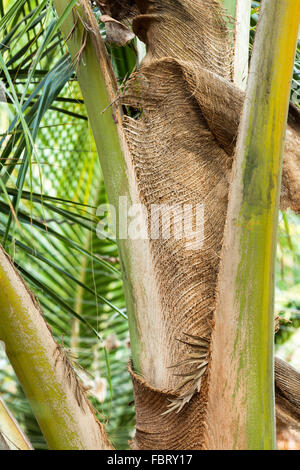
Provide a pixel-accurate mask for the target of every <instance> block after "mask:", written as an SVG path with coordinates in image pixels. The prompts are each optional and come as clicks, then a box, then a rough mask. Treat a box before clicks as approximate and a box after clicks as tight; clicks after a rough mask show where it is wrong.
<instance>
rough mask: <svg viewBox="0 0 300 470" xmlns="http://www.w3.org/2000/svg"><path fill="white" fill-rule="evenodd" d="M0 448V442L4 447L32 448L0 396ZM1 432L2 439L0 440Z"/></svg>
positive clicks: (15, 448) (16, 448) (14, 448)
mask: <svg viewBox="0 0 300 470" xmlns="http://www.w3.org/2000/svg"><path fill="white" fill-rule="evenodd" d="M0 430H1V431H0V449H1V450H2V448H1V442H2V445H3V446H4V449H7V450H9V449H12V450H32V445H31V443H30V442H29V440H28V438H27V436H25V434H24V432H23V431H22V429H21V428H20V426H19V424H18V423H17V421H16V420H15V419H14V417H13V416H12V414H11V413H10V411H9V410H8V408H7V407H6V405H5V403H4V401H3V400H2V398H0ZM1 434H2V440H1Z"/></svg>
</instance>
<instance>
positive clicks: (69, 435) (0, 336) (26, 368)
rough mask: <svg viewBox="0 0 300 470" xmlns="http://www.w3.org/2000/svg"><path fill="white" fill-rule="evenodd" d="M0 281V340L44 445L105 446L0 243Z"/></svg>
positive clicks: (82, 396) (34, 303) (60, 353)
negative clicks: (43, 437) (33, 415)
mask: <svg viewBox="0 0 300 470" xmlns="http://www.w3.org/2000/svg"><path fill="white" fill-rule="evenodd" d="M0 284H1V290H0V311H1V322H0V340H1V341H3V342H4V344H5V349H6V354H7V356H8V359H9V361H10V363H11V365H12V367H13V368H14V370H15V372H16V374H17V376H18V379H19V380H20V383H21V385H22V387H23V389H24V392H25V394H26V396H27V398H28V400H29V402H30V404H31V407H32V409H33V412H34V414H35V416H36V418H37V421H38V423H39V425H40V428H41V430H42V432H43V434H44V436H45V439H46V441H47V443H48V445H49V447H50V448H51V449H55V450H63V449H65V450H67V449H68V450H71V449H73V450H76V449H78V450H80V449H82V450H83V449H86V450H89V449H90V450H92V449H98V450H100V449H110V448H111V446H110V444H109V442H108V440H107V437H106V434H105V430H104V428H103V427H102V425H101V424H100V423H99V422H98V421H97V419H96V416H95V414H94V412H93V410H92V408H91V405H90V404H89V401H88V400H87V398H86V395H85V392H84V390H83V387H82V385H81V383H80V382H79V380H78V378H77V376H76V374H75V372H74V370H73V368H72V366H71V365H70V363H69V360H68V358H67V356H66V354H65V353H64V351H63V350H62V349H61V348H60V347H59V346H58V344H57V343H56V342H55V341H54V339H53V336H52V334H51V332H50V329H49V327H48V325H47V324H46V322H45V320H44V318H43V316H42V313H41V311H40V309H39V306H38V304H37V301H36V299H35V298H34V297H33V294H32V293H31V292H30V291H29V290H28V288H27V286H26V285H25V283H24V281H23V280H22V279H21V277H20V276H19V274H18V273H17V271H16V269H15V268H14V266H13V263H12V261H11V259H10V258H9V257H8V255H7V254H6V253H5V252H4V250H3V249H2V248H1V247H0ZM87 430H88V432H87Z"/></svg>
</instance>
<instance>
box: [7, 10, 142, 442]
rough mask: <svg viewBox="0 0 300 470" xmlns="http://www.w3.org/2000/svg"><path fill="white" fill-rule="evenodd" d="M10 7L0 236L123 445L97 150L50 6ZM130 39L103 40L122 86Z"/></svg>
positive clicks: (111, 267)
mask: <svg viewBox="0 0 300 470" xmlns="http://www.w3.org/2000/svg"><path fill="white" fill-rule="evenodd" d="M73 3H74V2H73ZM10 4H13V5H14V10H12V8H11V9H8V10H7V12H6V13H5V14H4V15H2V18H1V23H2V25H3V29H2V31H4V38H2V40H1V47H0V53H1V54H2V55H1V58H2V62H1V65H2V67H1V70H0V80H1V82H2V84H3V86H2V89H3V90H4V92H5V98H6V104H5V106H4V112H3V111H0V113H1V114H2V116H1V117H2V118H4V121H9V122H8V123H5V122H4V124H7V125H6V128H5V127H4V128H3V129H1V132H0V133H1V136H0V148H1V159H0V179H1V186H0V194H1V196H0V237H1V243H2V244H5V246H6V250H8V251H9V253H10V255H11V256H12V258H13V260H14V262H15V265H16V266H17V267H18V268H19V270H20V272H21V274H22V275H23V277H24V278H25V279H26V281H27V282H28V284H29V285H30V287H31V289H32V290H33V291H34V292H35V294H36V295H37V297H38V300H39V303H40V304H41V306H42V308H43V311H44V314H45V318H46V319H47V322H48V323H49V325H50V326H51V328H52V331H53V333H54V335H55V336H56V338H57V339H58V341H59V342H60V343H62V346H63V347H64V348H65V349H66V350H67V351H69V350H70V354H71V357H73V356H72V352H74V347H75V346H74V345H77V346H76V356H77V359H75V360H74V367H75V368H76V370H77V371H78V374H79V375H80V376H81V377H82V379H83V381H84V382H85V383H86V385H87V386H88V387H91V395H90V396H91V400H92V403H93V405H94V406H95V409H96V410H97V412H98V413H99V414H100V415H101V416H102V417H104V419H105V420H106V421H107V426H108V430H109V433H110V435H111V437H112V440H113V441H114V443H115V444H116V445H117V446H118V448H126V447H127V445H128V444H127V442H128V439H129V438H130V433H131V430H132V428H133V419H134V410H133V409H132V408H131V407H128V403H129V402H131V401H132V386H131V382H130V378H129V374H128V373H127V369H126V363H127V361H128V358H129V347H128V340H127V338H128V325H127V317H126V311H125V303H124V296H123V290H122V282H121V278H120V266H119V262H118V253H117V248H116V243H115V241H114V240H113V239H112V238H111V237H110V236H109V234H108V236H107V238H106V239H98V238H97V235H96V226H97V223H98V221H99V220H98V217H96V215H95V214H96V208H97V206H98V205H99V204H103V203H105V202H106V194H105V190H104V185H103V179H102V176H101V170H100V166H99V162H98V157H97V153H96V150H95V146H94V142H93V138H92V135H91V131H90V128H89V124H88V122H87V117H86V113H85V108H84V104H83V101H82V98H81V95H80V92H79V88H78V85H77V82H76V80H75V73H74V67H73V64H72V63H71V60H70V58H69V56H68V54H66V48H65V45H64V42H63V40H62V38H61V36H60V34H59V33H58V22H57V18H56V16H55V12H54V10H53V9H52V6H51V4H50V3H49V2H48V1H44V2H42V3H40V4H38V2H34V1H25V2H10ZM70 4H72V2H70ZM132 47H133V46H128V47H127V48H125V49H121V48H117V47H113V48H112V47H111V46H109V49H111V53H112V54H113V62H114V64H115V65H114V66H115V70H116V72H117V74H118V77H119V81H120V83H121V82H123V81H124V79H126V77H127V76H128V75H129V73H130V72H131V70H132V69H133V67H134V66H135V60H136V59H135V54H134V48H133V49H132ZM2 109H3V107H2V108H1V110H2ZM0 121H1V120H0ZM114 338H116V339H114ZM112 339H114V341H115V344H114V346H113V347H112V346H111V345H110V343H109V341H110V342H111V341H112ZM71 350H73V351H71ZM1 361H2V362H3V364H5V366H4V367H2V368H1V371H0V390H1V391H2V393H3V396H4V398H6V399H7V401H8V403H9V404H10V405H11V406H12V408H13V410H14V414H15V415H16V417H17V419H18V420H20V422H21V423H22V424H23V426H24V427H25V428H26V431H27V433H28V435H29V437H30V439H31V441H32V442H33V444H34V446H35V447H36V448H45V446H46V445H45V442H44V439H43V437H42V435H41V433H40V431H39V428H38V425H37V423H36V421H35V419H34V417H33V415H32V412H31V410H30V408H29V406H28V403H27V402H26V399H25V397H24V394H23V392H22V390H21V388H20V386H19V384H18V381H17V379H16V377H15V376H14V373H13V371H12V370H11V368H10V366H9V364H8V363H7V361H6V359H5V356H4V355H3V353H2V356H1ZM92 393H93V395H92ZM112 409H113V410H114V413H113V416H112V413H111V410H112ZM102 419H103V418H102Z"/></svg>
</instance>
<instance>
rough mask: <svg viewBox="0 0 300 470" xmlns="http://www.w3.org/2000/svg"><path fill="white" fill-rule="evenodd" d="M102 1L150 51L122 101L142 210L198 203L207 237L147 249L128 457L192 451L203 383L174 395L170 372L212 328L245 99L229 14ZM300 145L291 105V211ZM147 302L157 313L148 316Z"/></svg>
mask: <svg viewBox="0 0 300 470" xmlns="http://www.w3.org/2000/svg"><path fill="white" fill-rule="evenodd" d="M101 3H102V7H103V8H104V10H105V13H108V14H110V15H111V16H115V18H116V19H118V20H123V19H124V18H131V19H132V26H133V30H134V32H135V33H136V34H137V35H138V36H139V38H140V39H141V40H142V41H144V42H145V43H146V45H147V55H146V57H145V59H144V61H143V64H142V66H141V68H140V70H139V71H138V72H137V73H136V74H135V75H134V76H133V77H132V79H131V81H130V83H129V85H128V87H127V89H126V91H125V93H124V96H123V97H122V103H123V104H125V105H129V106H132V107H134V108H135V109H142V110H143V112H142V113H141V115H140V117H139V118H138V119H135V120H134V119H132V118H129V117H124V129H125V133H126V136H127V141H128V144H129V148H130V151H131V155H132V163H133V168H134V171H135V175H136V179H137V183H138V187H139V195H140V202H141V203H143V204H144V205H145V206H146V208H147V210H148V213H150V211H151V207H153V205H156V204H160V205H165V206H164V207H165V209H164V214H165V215H170V216H171V218H172V207H174V206H176V207H182V206H183V205H184V204H192V205H194V207H195V206H196V205H197V204H202V205H203V207H204V237H203V239H202V240H200V241H199V240H198V243H200V244H199V246H198V247H197V245H193V243H192V242H191V240H189V239H187V238H184V237H183V238H181V239H178V237H176V227H175V226H174V232H173V234H172V236H171V237H170V238H167V237H164V234H162V233H161V234H160V235H159V236H158V238H157V239H154V240H153V239H152V240H150V242H149V243H150V252H151V263H152V264H153V266H154V272H155V279H154V281H153V282H154V284H155V286H156V291H155V295H156V298H157V302H153V304H151V305H149V308H148V310H147V311H145V309H144V308H143V312H142V315H144V317H145V318H147V319H151V321H152V324H153V327H154V326H155V327H156V328H158V326H159V335H158V336H157V337H156V341H157V342H156V350H154V349H155V347H154V346H153V341H152V338H151V334H150V332H149V330H148V329H147V331H143V327H142V326H140V335H141V338H140V339H141V344H142V345H143V353H144V357H145V358H147V360H145V361H141V365H140V367H141V370H140V371H138V372H139V375H137V374H134V373H133V372H132V377H133V383H134V390H135V398H136V413H137V433H136V437H135V440H134V442H133V444H132V445H133V448H135V449H200V448H201V447H202V446H203V429H204V426H205V420H204V416H205V408H206V403H207V391H208V384H207V377H206V374H204V375H203V376H202V377H201V388H200V383H199V381H198V382H196V375H195V380H194V381H193V380H191V381H190V382H188V383H187V384H186V385H184V386H183V387H180V393H174V390H177V389H178V386H179V385H180V382H181V381H182V378H180V377H178V374H183V373H185V374H192V373H193V372H192V371H193V370H194V367H193V366H192V364H191V363H189V362H188V361H187V363H186V362H184V363H182V361H184V360H185V359H188V358H189V357H190V354H191V344H190V343H189V341H184V339H185V336H184V335H185V334H191V335H193V336H194V337H196V338H199V339H201V338H202V339H203V340H208V342H209V340H210V335H211V330H212V322H213V311H214V308H215V290H216V282H217V275H218V269H219V257H220V252H221V247H222V241H223V232H224V224H225V219H226V211H227V202H228V201H227V198H228V188H229V182H230V177H231V168H232V162H233V156H234V150H235V141H236V137H237V133H238V126H239V120H240V114H241V111H242V106H243V100H244V93H243V92H242V91H240V90H239V89H238V88H236V87H235V86H234V85H233V83H232V82H231V80H232V50H231V44H232V41H231V38H230V33H229V32H228V29H227V26H226V24H227V21H228V18H226V20H225V12H224V11H223V10H222V8H221V6H220V3H219V2H218V1H216V0H197V1H195V0H136V1H125V2H122V3H120V2H118V1H109V0H106V1H104V0H103V1H102V2H101ZM293 113H294V114H293ZM297 144H299V115H298V111H296V110H295V109H292V113H291V118H290V122H289V126H288V130H287V137H286V152H285V161H284V170H283V190H282V201H281V204H282V208H284V209H286V208H287V207H291V208H292V209H293V210H294V211H296V212H299V211H300V195H299V186H300V148H299V145H298V146H297ZM191 218H192V217H191ZM192 224H194V221H193V222H192ZM148 228H150V227H148ZM194 228H195V227H194ZM153 305H159V306H160V308H159V309H157V310H155V308H153ZM138 312H139V310H138ZM142 323H143V322H142V321H141V324H142ZM150 324H151V322H150ZM157 325H158V326H157ZM148 338H149V339H148ZM150 339H151V342H150ZM149 358H150V359H149ZM172 364H178V367H177V370H176V371H174V369H172V368H170V366H171V365H172ZM180 364H181V365H180ZM280 370H281V369H280ZM141 376H142V377H143V379H141V378H140V377H141ZM280 377H281V378H282V376H281V375H280ZM197 380H198V379H197ZM191 389H193V390H194V391H195V393H194V395H193V397H192V398H191V400H190V401H189V403H186V404H185V406H184V407H183V408H182V410H181V411H180V412H179V413H176V411H174V412H173V413H168V414H163V413H165V411H166V410H167V409H168V406H167V405H168V403H170V400H171V402H173V403H176V402H178V403H179V407H180V400H181V403H182V399H183V398H182V397H184V396H186V394H187V393H188V392H189V390H191ZM197 390H200V391H199V392H198V391H197ZM177 411H178V408H177Z"/></svg>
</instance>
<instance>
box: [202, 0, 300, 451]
mask: <svg viewBox="0 0 300 470" xmlns="http://www.w3.org/2000/svg"><path fill="white" fill-rule="evenodd" d="M299 20H300V4H299V2H298V1H295V0H289V1H287V2H281V1H280V0H278V1H274V0H265V1H264V2H263V5H262V12H261V19H260V22H259V26H258V30H257V33H256V35H257V37H256V41H255V46H254V51H253V57H252V64H251V69H250V78H249V85H248V90H247V94H246V100H245V105H244V110H243V115H242V122H241V125H240V132H239V138H238V143H237V150H236V158H235V163H234V167H233V178H232V186H231V190H230V197H229V208H228V214H227V221H226V228H225V235H224V244H223V251H222V256H221V268H220V272H219V279H218V288H217V306H216V311H215V314H214V325H215V326H214V330H213V335H212V352H211V367H210V387H209V394H208V397H209V398H208V408H207V423H208V428H207V433H206V444H207V447H208V448H210V449H220V448H221V449H273V448H274V447H275V426H274V379H273V368H274V365H273V343H274V312H273V296H274V261H275V251H276V234H277V220H278V207H279V193H280V178H281V166H282V153H283V142H284V135H285V127H286V118H287V110H288V102H289V92H290V80H291V75H292V70H293V63H294V53H295V47H296V41H297V35H298V28H299ZM270 43H271V44H272V48H270V47H269V44H270Z"/></svg>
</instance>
